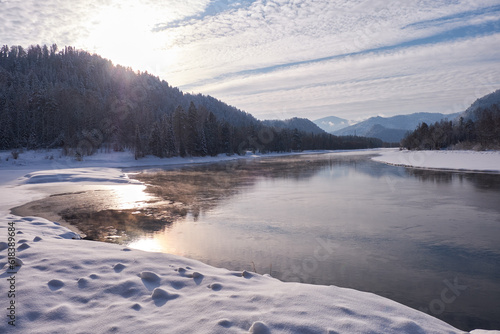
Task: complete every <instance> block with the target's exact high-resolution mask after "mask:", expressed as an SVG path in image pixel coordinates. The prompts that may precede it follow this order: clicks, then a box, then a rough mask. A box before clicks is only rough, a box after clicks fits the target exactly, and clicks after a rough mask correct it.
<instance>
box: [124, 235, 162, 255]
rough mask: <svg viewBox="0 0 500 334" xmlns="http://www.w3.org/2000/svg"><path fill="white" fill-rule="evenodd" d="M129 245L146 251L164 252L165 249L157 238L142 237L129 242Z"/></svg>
mask: <svg viewBox="0 0 500 334" xmlns="http://www.w3.org/2000/svg"><path fill="white" fill-rule="evenodd" d="M128 247H130V248H133V249H138V250H142V251H146V252H163V253H165V249H164V247H163V246H162V244H161V243H160V242H159V241H158V240H157V239H155V238H142V239H139V240H135V241H133V242H131V243H130V244H128Z"/></svg>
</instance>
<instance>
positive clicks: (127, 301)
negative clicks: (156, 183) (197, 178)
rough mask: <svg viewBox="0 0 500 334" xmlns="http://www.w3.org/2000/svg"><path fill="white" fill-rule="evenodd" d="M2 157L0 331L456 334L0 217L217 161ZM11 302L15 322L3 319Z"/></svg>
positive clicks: (391, 312)
mask: <svg viewBox="0 0 500 334" xmlns="http://www.w3.org/2000/svg"><path fill="white" fill-rule="evenodd" d="M56 153H57V152H56ZM358 153H360V152H359V151H357V152H344V153H339V154H358ZM365 153H370V154H371V153H373V151H365ZM7 154H9V153H8V152H0V159H1V160H2V162H1V163H0V196H1V197H0V199H1V201H0V268H1V270H0V293H1V297H0V304H1V305H0V306H1V309H2V310H3V312H2V313H3V314H2V317H0V319H1V320H0V333H75V334H76V333H325V334H326V333H332V334H333V333H463V332H462V331H460V330H458V329H456V328H454V327H452V326H450V325H448V324H446V323H444V322H442V321H440V320H438V319H436V318H433V317H431V316H430V315H427V314H424V313H422V312H419V311H417V310H414V309H411V308H409V307H406V306H403V305H401V304H399V303H396V302H394V301H391V300H389V299H386V298H383V297H380V296H377V295H374V294H371V293H365V292H360V291H356V290H352V289H345V288H339V287H335V286H319V285H309V284H300V283H284V282H281V281H279V280H277V279H274V278H272V277H270V276H269V275H263V276H262V275H259V274H255V273H250V272H246V271H243V272H239V271H229V270H226V269H221V268H214V267H211V266H208V265H206V264H203V263H201V262H198V261H194V260H190V259H187V258H183V257H180V256H175V255H170V254H163V253H150V252H144V251H140V250H133V249H129V248H124V247H123V246H120V245H114V244H106V243H100V242H94V241H86V240H79V239H78V235H76V234H75V233H73V232H71V231H70V230H68V229H66V228H65V227H63V226H60V225H59V224H57V223H55V222H51V221H48V220H45V219H42V218H37V217H18V216H14V215H11V214H9V213H8V209H9V208H10V207H12V206H15V205H20V204H22V203H25V202H27V201H29V200H33V199H35V198H40V197H43V196H45V195H46V193H44V192H43V190H41V189H43V187H50V186H54V185H57V186H58V187H59V188H57V189H59V190H60V189H65V187H69V186H71V185H73V186H74V185H75V184H76V185H88V184H93V185H95V184H98V185H101V184H114V185H117V186H122V185H124V186H125V185H127V186H130V183H131V181H130V180H128V178H127V177H126V176H124V175H123V173H122V172H121V171H120V170H119V169H116V168H111V167H124V166H131V165H135V166H138V165H139V164H141V163H142V164H143V165H152V164H156V165H158V164H160V163H162V164H165V163H190V162H204V161H208V160H211V161H213V160H217V159H218V160H220V159H227V158H228V157H225V156H223V157H216V158H206V159H177V158H176V159H172V160H159V159H156V158H147V159H144V160H142V161H141V160H139V161H135V160H133V158H131V157H130V153H128V155H126V154H125V153H124V154H123V155H122V154H113V155H110V156H106V155H98V156H95V157H92V158H89V159H88V160H86V161H83V162H75V161H72V160H71V159H66V158H54V159H53V160H51V159H50V158H47V159H46V154H47V152H42V153H40V152H39V153H36V152H27V153H25V154H21V156H20V158H19V159H18V160H16V161H12V159H9V161H5V156H7ZM49 154H50V152H49ZM384 154H385V153H384ZM387 154H389V153H387ZM391 154H392V153H391ZM23 155H24V157H23ZM252 157H255V156H252ZM23 158H24V160H22V159H23ZM44 169H45V171H44ZM40 186H43V187H42V188H40ZM37 187H38V188H37ZM9 223H11V224H10V225H14V227H15V231H16V233H15V246H14V248H15V253H16V254H15V255H16V259H15V262H16V263H17V264H18V266H17V267H15V271H16V273H11V272H10V271H12V270H11V269H9V264H8V251H9V249H8V248H7V247H8V244H7V242H8V228H9ZM11 228H12V227H11ZM19 265H20V266H19ZM12 276H15V277H14V278H15V280H12V279H11V278H12ZM9 279H10V281H9ZM9 289H14V290H15V292H14V293H15V297H12V296H10V297H9V296H8V293H7V292H8V291H9ZM12 301H14V305H15V327H14V326H11V325H10V324H9V323H8V321H9V318H8V317H7V315H8V313H9V312H10V313H12V312H11V311H9V310H7V308H8V307H9V306H10V305H11V303H12ZM471 333H474V334H485V333H500V332H498V331H479V330H477V331H473V332H471Z"/></svg>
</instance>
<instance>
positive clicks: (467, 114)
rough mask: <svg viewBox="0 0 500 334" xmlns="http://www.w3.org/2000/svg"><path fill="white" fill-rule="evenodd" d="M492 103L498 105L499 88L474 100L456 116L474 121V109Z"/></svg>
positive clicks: (487, 106)
mask: <svg viewBox="0 0 500 334" xmlns="http://www.w3.org/2000/svg"><path fill="white" fill-rule="evenodd" d="M494 104H497V105H500V89H498V90H496V91H495V92H493V93H491V94H488V95H485V96H483V97H481V98H479V99H477V100H476V101H474V103H472V104H471V106H470V107H469V108H467V109H466V110H465V111H464V112H463V113H461V114H460V115H458V116H457V118H458V117H463V118H464V120H468V119H471V120H473V121H476V119H477V115H476V111H478V110H479V109H485V108H489V107H491V106H492V105H494Z"/></svg>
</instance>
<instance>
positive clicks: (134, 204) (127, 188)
mask: <svg viewBox="0 0 500 334" xmlns="http://www.w3.org/2000/svg"><path fill="white" fill-rule="evenodd" d="M110 190H111V191H112V192H113V193H114V197H115V198H114V199H113V200H114V201H116V203H117V209H118V210H129V209H134V208H143V207H145V206H146V205H147V203H148V202H149V201H151V200H152V199H153V197H152V196H150V195H149V194H147V193H146V192H145V190H146V186H145V185H137V184H132V185H120V186H112V187H111V188H110Z"/></svg>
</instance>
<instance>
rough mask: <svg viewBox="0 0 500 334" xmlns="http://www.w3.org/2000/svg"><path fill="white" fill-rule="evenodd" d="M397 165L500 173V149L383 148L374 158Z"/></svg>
mask: <svg viewBox="0 0 500 334" xmlns="http://www.w3.org/2000/svg"><path fill="white" fill-rule="evenodd" d="M372 159H373V160H375V161H379V162H384V163H387V164H391V165H396V166H406V167H414V168H425V169H440V170H456V171H469V172H483V173H488V172H490V173H500V152H498V151H481V152H477V151H406V150H404V151H399V150H397V149H394V150H381V153H380V156H377V157H374V158H372Z"/></svg>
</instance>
